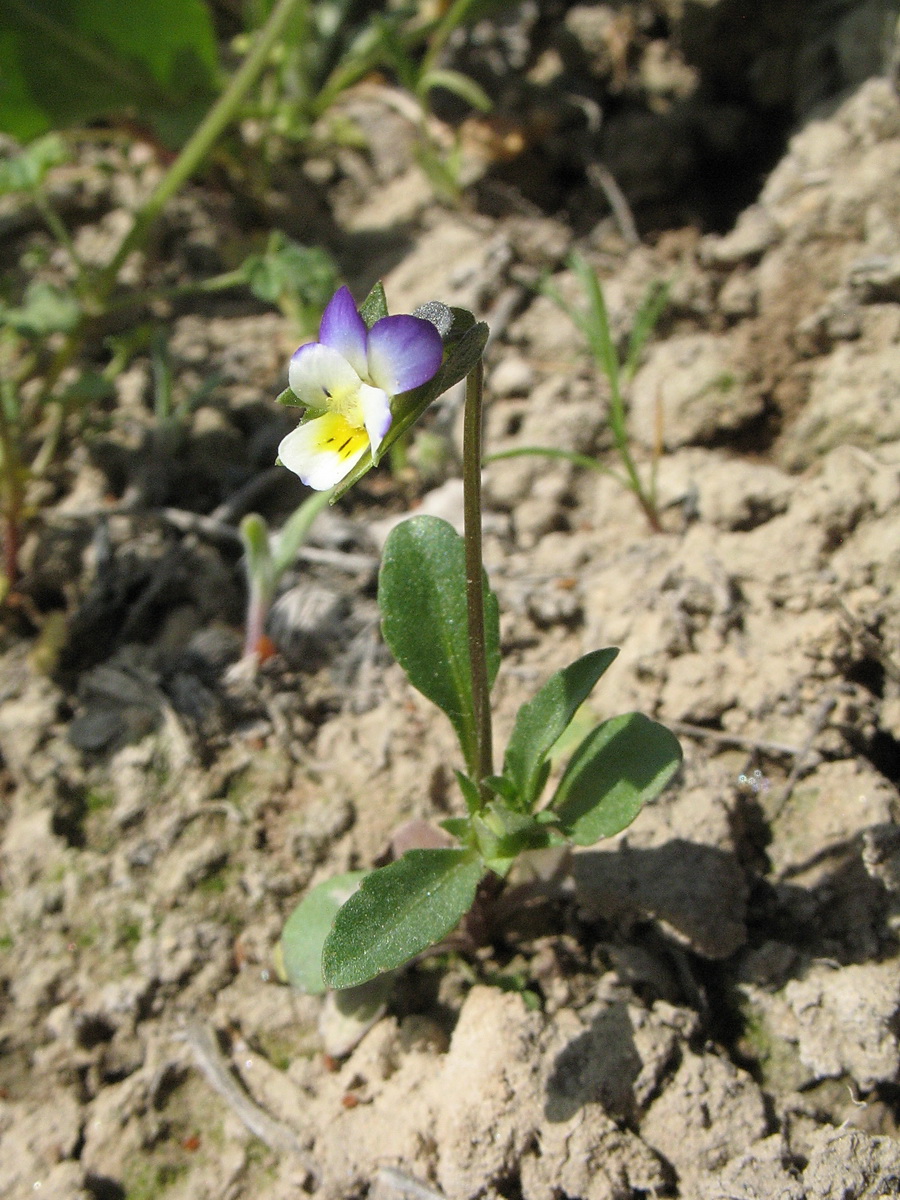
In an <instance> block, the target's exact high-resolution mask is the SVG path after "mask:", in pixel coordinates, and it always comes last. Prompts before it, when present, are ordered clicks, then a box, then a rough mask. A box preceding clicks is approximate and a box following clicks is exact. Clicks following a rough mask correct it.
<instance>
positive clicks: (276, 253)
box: [242, 230, 337, 316]
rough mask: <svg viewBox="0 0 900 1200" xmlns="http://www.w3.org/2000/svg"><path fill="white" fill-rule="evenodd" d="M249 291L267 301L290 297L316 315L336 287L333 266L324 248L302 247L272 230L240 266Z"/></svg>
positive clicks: (281, 300)
mask: <svg viewBox="0 0 900 1200" xmlns="http://www.w3.org/2000/svg"><path fill="white" fill-rule="evenodd" d="M242 269H243V271H244V274H245V275H246V279H247V283H248V284H249V287H250V290H251V291H252V292H253V294H254V296H256V297H257V298H258V299H260V300H264V301H266V303H267V304H283V303H284V302H285V300H293V301H295V302H297V303H299V304H301V305H303V306H304V307H309V308H312V309H316V310H317V311H318V313H319V316H321V314H322V310H323V309H324V308H325V305H326V304H327V303H328V301H329V300H330V299H331V297H332V295H333V293H334V291H335V289H336V287H337V267H336V266H335V262H334V259H333V258H332V257H331V255H330V254H329V253H328V251H327V250H323V249H321V248H320V247H318V246H302V245H301V244H300V243H299V242H295V241H293V240H292V239H291V238H289V237H286V236H285V235H284V234H283V233H281V232H280V231H278V230H275V231H274V232H273V233H272V234H271V236H270V238H269V242H268V245H267V246H266V249H265V251H264V252H263V253H262V254H254V255H251V256H250V257H249V258H247V259H246V260H245V262H244V265H243V268H242Z"/></svg>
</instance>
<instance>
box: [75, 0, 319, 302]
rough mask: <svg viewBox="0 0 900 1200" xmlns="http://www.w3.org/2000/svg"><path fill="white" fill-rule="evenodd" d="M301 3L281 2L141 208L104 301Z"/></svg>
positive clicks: (107, 274)
mask: <svg viewBox="0 0 900 1200" xmlns="http://www.w3.org/2000/svg"><path fill="white" fill-rule="evenodd" d="M301 2H302V0H278V3H277V4H276V5H275V7H274V8H273V9H272V11H271V13H270V14H269V19H268V21H267V22H266V23H265V25H264V26H263V27H262V29H261V30H260V32H259V35H258V37H257V39H256V42H255V43H254V45H253V49H252V50H251V51H250V53H249V54H248V55H247V57H246V58H245V59H244V62H243V63H242V65H241V67H240V68H239V70H238V71H237V72H236V73H235V75H234V77H233V78H232V80H231V82H230V83H229V85H228V87H227V88H226V89H225V91H224V92H223V93H222V95H221V96H220V97H219V99H218V100H217V101H216V103H215V104H214V105H213V106H212V108H211V109H210V110H209V112H208V113H207V114H206V116H205V117H204V118H203V120H202V121H201V122H200V124H199V125H198V126H197V128H196V129H195V130H194V133H193V134H192V136H191V138H190V140H189V141H188V142H187V144H186V145H185V146H184V148H183V149H182V151H181V153H180V154H179V155H178V157H177V158H176V160H175V162H174V163H172V165H171V167H170V168H169V170H168V171H167V172H166V174H165V175H164V176H163V178H162V179H161V180H160V182H159V184H158V186H157V187H156V189H155V191H154V192H153V193H152V194H151V195H150V197H149V198H148V199H147V200H146V201H145V203H144V206H143V207H142V208H141V209H139V211H138V213H137V215H136V216H135V219H134V224H133V225H132V227H131V229H130V230H129V231H128V233H127V234H126V235H125V237H124V238H123V240H122V243H121V245H120V246H119V249H118V250H117V251H116V253H115V255H114V257H113V259H112V261H111V262H110V263H109V265H108V266H107V267H106V268H105V269H104V271H103V273H102V274H101V276H100V280H99V284H98V288H97V291H98V293H99V295H100V297H101V298H103V299H105V298H106V296H107V295H108V294H109V292H110V291H111V290H112V288H113V286H114V285H115V281H116V277H117V275H118V274H119V271H120V270H121V268H122V266H123V264H124V262H125V260H126V259H127V258H128V256H129V255H130V254H131V253H132V251H134V250H136V249H138V247H139V246H141V245H142V244H143V242H144V239H145V238H146V237H147V234H148V232H149V231H150V229H151V227H152V226H153V224H154V223H155V221H156V219H157V218H158V217H159V215H160V213H161V212H162V210H163V209H164V208H165V206H166V205H167V204H168V202H169V201H170V200H171V199H172V197H173V196H174V195H175V194H176V192H178V191H179V190H180V189H181V188H182V187H183V186H184V184H185V183H187V181H188V179H190V177H191V176H192V175H193V174H194V172H195V171H196V170H197V169H198V167H199V166H200V163H201V162H202V161H203V159H204V158H205V157H206V155H207V154H208V153H209V151H210V150H211V149H212V147H213V145H214V143H215V142H216V141H217V140H218V138H219V137H220V135H221V134H222V133H223V131H224V130H225V128H226V127H227V126H228V125H229V124H230V123H231V122H232V121H233V120H234V118H235V117H236V116H237V113H238V109H239V108H240V106H241V104H242V102H243V100H244V97H245V96H246V94H247V92H249V90H250V88H251V87H253V85H254V84H255V83H256V81H257V79H258V78H259V75H260V74H261V73H262V71H263V68H264V67H265V65H266V62H267V60H268V57H269V54H270V52H271V50H272V48H273V47H274V45H275V44H276V42H277V41H278V39H279V38H280V37H281V35H282V34H283V33H284V30H285V28H286V27H287V24H288V22H289V21H290V19H291V17H292V15H293V13H294V10H295V8H296V7H297V5H298V4H299V3H301Z"/></svg>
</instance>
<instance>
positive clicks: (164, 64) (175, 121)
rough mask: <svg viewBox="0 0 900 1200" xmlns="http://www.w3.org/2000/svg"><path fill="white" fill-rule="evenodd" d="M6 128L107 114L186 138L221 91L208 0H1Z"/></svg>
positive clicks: (37, 128) (25, 132) (0, 103)
mask: <svg viewBox="0 0 900 1200" xmlns="http://www.w3.org/2000/svg"><path fill="white" fill-rule="evenodd" d="M0 24H2V33H0V75H2V78H3V86H2V88H0V129H2V130H3V131H4V132H6V133H10V134H12V135H13V136H14V137H16V138H19V139H21V140H28V139H30V138H33V137H35V136H37V135H38V134H41V133H45V132H47V131H48V130H50V129H59V128H61V127H64V126H67V125H77V124H83V123H84V122H86V121H91V120H94V119H95V118H97V117H104V116H109V115H117V116H135V117H139V118H140V119H141V120H144V121H146V120H150V121H151V122H152V123H153V124H154V125H155V126H156V128H157V129H158V130H159V131H160V133H161V134H163V136H165V137H167V138H168V139H170V140H176V141H177V140H181V138H182V137H183V136H184V134H185V133H186V131H187V130H189V129H190V128H191V126H192V125H193V124H194V123H195V121H196V119H197V117H198V115H200V113H201V112H202V110H203V108H204V107H206V105H207V104H208V103H209V101H210V99H211V98H212V97H213V95H214V94H215V90H216V83H217V73H218V55H217V49H216V40H215V33H214V30H213V26H212V20H211V17H210V13H209V9H208V7H207V6H206V4H204V3H203V0H141V3H139V4H112V3H108V2H106V0H0Z"/></svg>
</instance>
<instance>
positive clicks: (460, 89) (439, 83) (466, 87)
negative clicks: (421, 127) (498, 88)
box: [416, 68, 493, 113]
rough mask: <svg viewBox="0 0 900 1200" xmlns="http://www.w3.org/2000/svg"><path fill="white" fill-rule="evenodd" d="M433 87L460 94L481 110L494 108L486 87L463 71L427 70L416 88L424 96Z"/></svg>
mask: <svg viewBox="0 0 900 1200" xmlns="http://www.w3.org/2000/svg"><path fill="white" fill-rule="evenodd" d="M432 88H445V89H446V90H447V91H448V92H452V93H453V95H454V96H459V98H460V100H465V102H466V104H469V105H471V106H472V108H477V109H478V111H479V112H484V113H486V112H490V111H491V109H492V108H493V104H492V103H491V98H490V96H489V95H488V94H487V92H486V91H485V90H484V88H483V87H481V86H480V84H477V83H476V82H475V80H474V79H470V78H469V76H468V75H463V73H462V72H461V71H452V70H449V69H448V68H435V69H434V70H431V71H427V72H426V73H425V74H424V75H423V76H422V78H421V79H420V80H419V85H418V88H417V89H416V90H417V92H418V93H419V95H420V96H423V97H424V96H426V95H427V94H428V92H430V91H431V89H432Z"/></svg>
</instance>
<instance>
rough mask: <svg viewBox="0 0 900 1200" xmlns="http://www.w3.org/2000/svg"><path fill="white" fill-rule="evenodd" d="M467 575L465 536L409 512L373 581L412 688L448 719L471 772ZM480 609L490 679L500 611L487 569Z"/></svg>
mask: <svg viewBox="0 0 900 1200" xmlns="http://www.w3.org/2000/svg"><path fill="white" fill-rule="evenodd" d="M465 581H466V562H465V548H464V544H463V539H462V538H461V537H460V536H459V534H458V533H457V532H456V530H455V529H454V528H453V526H452V525H450V524H449V523H448V522H447V521H442V520H441V519H440V518H438V517H429V516H419V517H410V518H409V520H406V521H403V522H402V523H401V524H400V525H398V526H396V528H395V529H393V530H392V531H391V534H390V536H389V537H388V540H387V543H386V545H385V547H384V555H383V557H382V562H381V573H380V575H379V582H378V605H379V608H380V609H381V614H382V628H383V631H384V638H385V641H386V642H387V644H388V645H389V646H390V648H391V651H392V652H393V655H394V657H395V658H396V660H397V662H398V663H399V664H400V666H401V667H402V668H403V669H404V671H405V672H406V674H407V675H408V677H409V681H410V683H411V684H412V685H413V687H415V688H418V690H419V691H420V692H421V693H422V695H423V696H427V697H428V699H429V700H431V701H432V702H433V703H434V704H436V705H437V706H438V708H440V709H442V710H443V711H444V712H445V713H446V714H447V716H448V717H449V718H450V721H451V722H452V724H453V728H454V729H455V730H456V735H457V737H458V738H459V742H460V745H461V746H462V750H463V756H464V758H465V761H466V764H467V766H468V767H469V768H470V770H471V765H472V763H474V761H475V746H476V740H475V739H476V733H475V730H476V724H475V710H474V703H473V699H472V668H471V663H470V660H469V621H468V614H467V611H466V587H465ZM484 609H485V612H484V617H485V640H486V648H487V658H488V680H489V683H490V684H493V682H494V679H495V678H496V675H497V669H498V667H499V665H500V617H499V609H498V606H497V597H496V596H495V595H494V593H493V592H492V591H491V590H490V587H489V585H488V582H487V576H486V575H485V605H484Z"/></svg>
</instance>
